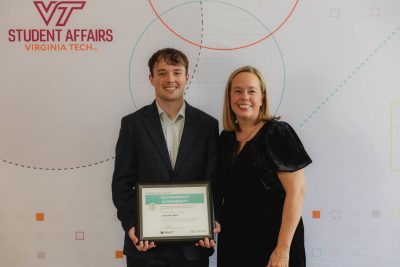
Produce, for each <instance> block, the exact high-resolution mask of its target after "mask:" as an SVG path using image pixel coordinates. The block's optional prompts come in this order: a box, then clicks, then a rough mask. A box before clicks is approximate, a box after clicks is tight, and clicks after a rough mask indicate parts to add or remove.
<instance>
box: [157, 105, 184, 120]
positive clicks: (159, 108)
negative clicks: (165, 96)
mask: <svg viewBox="0 0 400 267" xmlns="http://www.w3.org/2000/svg"><path fill="white" fill-rule="evenodd" d="M156 105H157V110H158V115H159V116H160V117H162V116H165V118H168V119H169V117H168V115H167V113H166V112H165V111H164V110H163V109H162V108H161V107H160V105H159V104H158V103H157V101H156ZM185 111H186V102H185V101H183V104H182V106H181V108H180V109H179V112H178V115H177V116H176V118H174V119H172V121H175V120H176V119H177V118H179V117H182V118H185ZM163 114H164V115H163Z"/></svg>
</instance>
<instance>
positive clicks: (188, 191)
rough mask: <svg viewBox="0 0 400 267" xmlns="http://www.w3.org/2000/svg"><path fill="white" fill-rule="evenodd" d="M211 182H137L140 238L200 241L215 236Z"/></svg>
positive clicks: (138, 234)
mask: <svg viewBox="0 0 400 267" xmlns="http://www.w3.org/2000/svg"><path fill="white" fill-rule="evenodd" d="M210 187H211V186H210V182H205V181H202V182H191V183H157V184H149V183H138V184H137V185H136V190H137V203H138V209H137V211H138V224H137V230H138V231H137V236H138V238H139V240H149V241H197V240H200V239H203V238H206V237H208V238H214V237H213V218H212V205H211V192H210V191H211V190H210Z"/></svg>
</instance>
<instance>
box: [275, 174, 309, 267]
mask: <svg viewBox="0 0 400 267" xmlns="http://www.w3.org/2000/svg"><path fill="white" fill-rule="evenodd" d="M278 177H279V180H280V181H281V183H282V185H283V188H284V189H285V192H286V197H285V202H284V206H283V213H282V223H281V228H280V230H279V236H278V244H277V246H276V248H275V250H274V252H273V253H272V254H271V256H270V260H269V263H268V265H267V267H277V266H279V267H287V266H288V265H289V251H290V245H291V243H292V239H293V235H294V232H295V231H296V228H297V226H298V224H299V221H300V217H301V214H302V211H303V202H304V192H305V178H304V170H303V169H300V170H298V171H294V172H279V173H278Z"/></svg>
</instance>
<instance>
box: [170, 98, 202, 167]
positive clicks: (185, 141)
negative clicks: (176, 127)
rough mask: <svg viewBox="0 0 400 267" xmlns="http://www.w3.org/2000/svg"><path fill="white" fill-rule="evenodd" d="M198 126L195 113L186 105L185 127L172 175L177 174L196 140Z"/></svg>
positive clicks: (199, 123)
mask: <svg viewBox="0 0 400 267" xmlns="http://www.w3.org/2000/svg"><path fill="white" fill-rule="evenodd" d="M200 125H201V122H200V120H199V118H198V116H197V114H196V112H195V111H194V109H193V108H192V107H191V106H190V105H189V104H188V103H186V111H185V126H184V127H183V133H182V139H181V143H180V145H179V150H178V156H177V158H176V163H175V168H174V174H177V173H178V172H179V169H180V168H181V167H182V165H183V162H184V161H185V158H186V156H187V155H188V153H189V151H190V149H191V147H192V145H193V142H194V141H195V140H196V136H197V133H198V131H199V129H200Z"/></svg>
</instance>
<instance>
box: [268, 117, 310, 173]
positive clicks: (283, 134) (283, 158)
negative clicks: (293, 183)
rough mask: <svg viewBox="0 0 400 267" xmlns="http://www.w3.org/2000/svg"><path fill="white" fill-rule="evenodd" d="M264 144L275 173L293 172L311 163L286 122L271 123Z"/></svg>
mask: <svg viewBox="0 0 400 267" xmlns="http://www.w3.org/2000/svg"><path fill="white" fill-rule="evenodd" d="M266 144H267V154H268V157H269V158H270V160H271V161H272V163H273V165H274V167H275V171H288V172H293V171H297V170H300V169H302V168H304V167H306V166H307V165H308V164H310V163H311V162H312V160H311V158H310V157H309V156H308V154H307V152H306V150H305V149H304V146H303V144H302V143H301V141H300V139H299V137H298V136H297V134H296V132H295V131H294V130H293V128H292V127H291V126H290V125H289V124H288V123H286V122H283V121H271V124H270V128H269V129H268V131H267V134H266Z"/></svg>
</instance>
